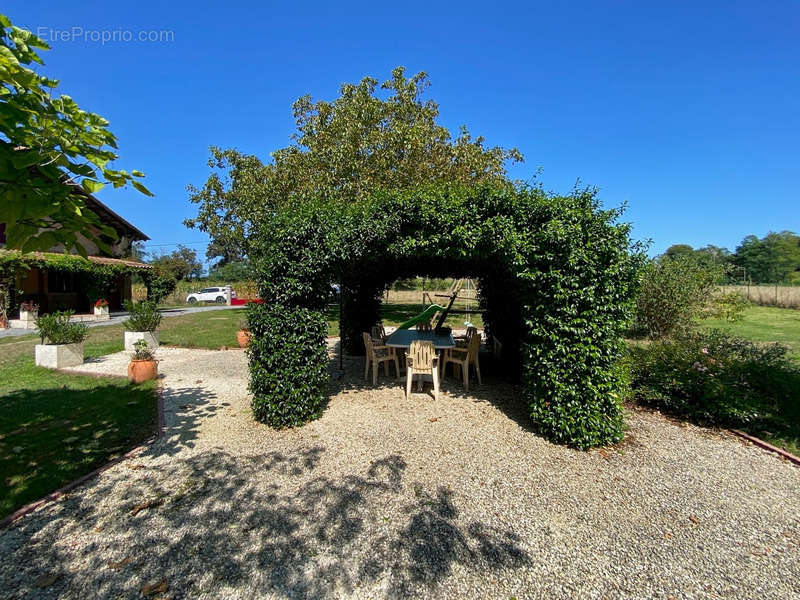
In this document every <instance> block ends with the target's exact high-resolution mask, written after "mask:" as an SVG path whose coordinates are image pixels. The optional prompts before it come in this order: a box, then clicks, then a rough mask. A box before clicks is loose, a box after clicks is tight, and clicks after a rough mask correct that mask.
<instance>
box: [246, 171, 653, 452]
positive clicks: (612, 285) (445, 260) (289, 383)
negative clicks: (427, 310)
mask: <svg viewBox="0 0 800 600" xmlns="http://www.w3.org/2000/svg"><path fill="white" fill-rule="evenodd" d="M619 216H620V211H618V210H601V208H600V206H599V202H598V200H597V198H596V195H595V192H594V191H592V190H584V191H576V192H574V193H573V194H572V195H569V196H554V195H551V194H547V193H545V192H544V191H543V190H541V189H539V188H532V189H513V188H508V187H482V188H470V187H460V186H438V187H434V188H430V189H425V190H417V191H414V192H404V193H380V194H376V195H375V196H373V197H372V198H371V199H369V201H364V202H355V203H350V204H346V203H341V202H324V201H316V200H312V201H309V200H304V201H299V200H298V201H296V202H289V203H287V204H286V205H284V206H282V207H280V208H279V209H277V210H276V211H274V212H273V213H271V214H270V215H269V217H268V220H267V221H266V222H261V223H259V224H258V228H257V230H256V233H255V234H254V235H253V236H252V238H251V239H250V240H249V242H250V244H251V253H252V256H253V258H254V264H255V265H256V269H257V274H258V281H259V290H260V294H261V297H262V299H263V300H264V304H263V305H257V306H252V307H251V308H250V323H251V327H252V332H253V342H252V345H251V347H250V351H249V357H250V371H251V383H250V386H251V391H252V392H253V395H254V397H253V409H254V414H255V415H256V418H257V419H259V420H261V421H263V422H266V423H269V424H270V425H272V426H275V427H287V426H296V425H300V424H302V423H305V422H307V421H308V420H311V419H314V418H316V417H318V416H319V415H320V414H321V413H322V411H323V410H324V407H325V403H326V400H327V395H328V393H327V392H328V360H329V359H328V355H327V350H326V346H325V317H324V309H325V303H326V301H327V299H328V297H329V291H330V284H331V283H333V282H337V283H340V284H341V286H342V294H343V306H344V310H343V315H342V323H341V326H342V332H343V333H342V335H343V344H344V348H345V351H348V352H351V353H363V346H362V343H361V341H360V337H361V332H362V331H368V330H369V327H370V326H371V325H372V324H374V323H375V322H376V321H378V320H379V319H380V294H381V292H382V290H383V289H384V288H385V287H386V285H388V284H389V283H391V282H392V281H394V280H396V279H399V278H404V277H409V276H414V275H419V274H424V275H429V276H432V277H449V276H470V277H474V278H477V279H478V280H479V286H480V295H481V301H482V303H483V307H484V309H485V311H486V313H485V318H484V322H485V324H486V327H487V329H488V330H489V332H490V333H491V335H493V336H495V337H496V338H497V339H499V340H500V341H501V342H502V344H503V348H504V356H506V360H507V361H508V360H511V366H512V371H513V372H514V375H515V376H517V377H518V378H519V380H520V381H521V383H522V386H523V396H524V400H525V402H526V403H527V405H528V407H529V414H530V416H531V419H532V421H533V424H534V426H535V427H536V429H537V430H538V431H539V432H540V433H541V434H543V435H545V436H546V437H548V438H549V439H551V440H552V441H554V442H558V443H562V444H568V445H571V446H575V447H578V448H589V447H592V446H597V445H603V444H609V443H613V442H616V441H618V440H619V439H621V437H622V434H623V425H624V424H623V417H622V408H621V394H622V392H623V391H624V377H623V376H622V373H621V372H620V370H619V367H618V363H619V359H620V356H621V353H622V350H623V342H622V331H623V328H624V327H625V325H626V324H627V323H628V322H629V319H630V313H631V308H632V300H633V297H634V294H635V286H636V281H637V273H638V271H639V269H640V266H641V264H642V260H643V257H642V253H641V249H640V248H639V247H638V246H636V245H632V244H631V240H630V228H629V226H628V225H626V224H622V223H620V222H619V221H618V219H619Z"/></svg>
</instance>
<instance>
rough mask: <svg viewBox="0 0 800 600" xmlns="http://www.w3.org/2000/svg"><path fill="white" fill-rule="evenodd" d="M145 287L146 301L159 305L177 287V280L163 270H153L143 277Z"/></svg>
mask: <svg viewBox="0 0 800 600" xmlns="http://www.w3.org/2000/svg"><path fill="white" fill-rule="evenodd" d="M143 278H144V280H145V285H146V286H147V300H148V301H149V302H153V303H154V304H160V303H161V302H163V300H164V298H166V297H167V296H169V295H170V294H171V293H172V292H173V291H174V290H175V286H177V285H178V280H177V279H175V277H174V276H173V275H172V274H171V273H170V272H168V271H167V270H165V269H162V268H158V267H157V268H155V269H154V270H153V271H152V272H148V273H147V274H146V275H144V276H143Z"/></svg>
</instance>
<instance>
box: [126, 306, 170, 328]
mask: <svg viewBox="0 0 800 600" xmlns="http://www.w3.org/2000/svg"><path fill="white" fill-rule="evenodd" d="M125 310H127V311H128V319H127V320H126V321H125V322H124V323H123V325H124V326H125V329H127V330H128V331H155V330H156V329H158V326H159V325H160V324H161V319H162V318H163V315H162V314H161V313H160V312H158V306H156V303H155V302H150V301H148V300H145V301H144V302H136V303H133V302H131V301H130V300H128V301H126V302H125Z"/></svg>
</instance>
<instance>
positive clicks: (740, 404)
mask: <svg viewBox="0 0 800 600" xmlns="http://www.w3.org/2000/svg"><path fill="white" fill-rule="evenodd" d="M787 352H788V350H787V348H786V347H785V346H781V345H780V344H768V345H759V344H755V343H753V342H751V341H748V340H744V339H740V338H737V337H733V336H730V335H728V334H725V333H723V332H721V331H712V332H692V333H688V334H682V335H680V336H677V337H676V338H674V339H669V340H663V341H658V342H653V343H651V344H650V345H648V346H646V347H642V348H636V349H633V350H632V354H631V359H630V360H631V377H632V381H631V384H632V388H633V397H634V398H635V399H636V400H637V401H638V402H640V403H642V404H646V405H649V406H653V407H655V408H659V409H661V410H664V411H665V412H668V413H671V414H674V415H677V416H681V417H686V418H691V419H695V420H698V421H701V422H704V423H709V424H717V425H725V426H744V425H745V424H747V423H753V422H754V421H763V420H765V419H769V418H771V415H775V414H781V413H785V414H797V412H798V407H797V393H798V389H800V369H798V367H797V365H796V364H795V363H794V362H793V361H792V360H791V358H790V357H789V356H788V354H787ZM798 416H800V415H798Z"/></svg>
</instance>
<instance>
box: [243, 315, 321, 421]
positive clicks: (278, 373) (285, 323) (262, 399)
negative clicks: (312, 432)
mask: <svg viewBox="0 0 800 600" xmlns="http://www.w3.org/2000/svg"><path fill="white" fill-rule="evenodd" d="M247 321H248V324H249V327H250V331H251V332H252V335H253V338H252V341H251V342H250V345H249V346H248V348H247V354H248V356H249V358H250V391H251V392H252V393H253V402H252V407H253V415H254V417H255V418H256V419H257V420H258V421H261V422H264V423H269V424H270V425H272V426H273V427H278V428H281V427H295V426H298V425H302V424H303V423H306V422H307V421H310V420H312V419H316V418H318V417H319V416H320V415H321V414H322V411H323V409H324V407H325V404H326V401H327V390H328V377H329V375H328V350H327V346H326V345H325V336H326V335H327V331H328V324H327V322H326V321H325V318H324V315H323V314H322V313H321V312H319V311H315V310H311V309H308V308H303V307H296V306H283V305H274V306H266V305H262V304H255V303H251V304H249V305H248V313H247Z"/></svg>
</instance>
